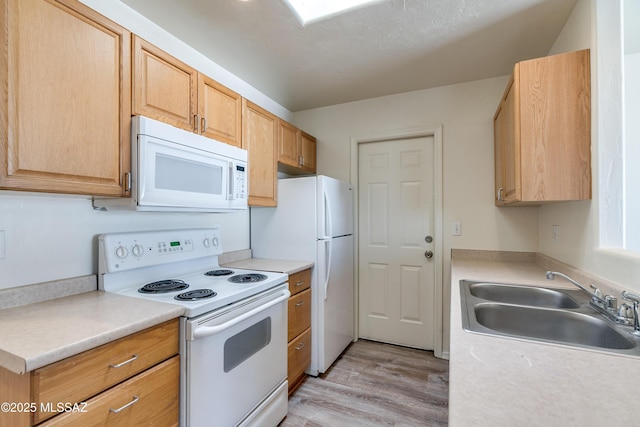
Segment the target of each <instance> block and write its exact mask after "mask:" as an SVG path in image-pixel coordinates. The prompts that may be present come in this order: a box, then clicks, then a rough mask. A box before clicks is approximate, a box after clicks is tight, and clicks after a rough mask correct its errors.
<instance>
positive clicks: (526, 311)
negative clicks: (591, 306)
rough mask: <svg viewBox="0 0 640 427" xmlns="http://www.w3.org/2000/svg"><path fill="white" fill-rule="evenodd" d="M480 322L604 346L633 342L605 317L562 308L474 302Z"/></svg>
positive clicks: (507, 331) (504, 330) (529, 334)
mask: <svg viewBox="0 0 640 427" xmlns="http://www.w3.org/2000/svg"><path fill="white" fill-rule="evenodd" d="M474 312H475V315H476V320H477V321H478V323H479V324H481V325H482V326H485V327H487V328H489V329H491V330H494V331H498V332H502V333H505V334H509V335H517V336H524V337H528V338H538V339H542V340H550V341H556V342H563V343H570V344H578V345H587V346H592V347H600V348H608V349H632V348H634V347H635V343H634V342H633V341H631V340H630V339H627V338H626V337H624V336H623V335H621V334H620V333H619V332H618V331H616V330H615V329H613V328H612V327H610V326H609V325H608V324H607V322H606V321H605V320H601V319H598V318H597V317H593V316H589V315H587V314H583V313H576V312H571V311H566V310H555V309H544V308H534V307H526V306H517V305H506V304H496V303H481V304H476V305H475V306H474Z"/></svg>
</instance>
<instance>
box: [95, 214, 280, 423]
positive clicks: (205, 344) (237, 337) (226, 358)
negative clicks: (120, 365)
mask: <svg viewBox="0 0 640 427" xmlns="http://www.w3.org/2000/svg"><path fill="white" fill-rule="evenodd" d="M98 242H99V250H98V252H99V262H98V273H99V274H98V277H99V280H98V283H99V288H100V290H103V291H105V292H113V293H118V294H121V295H126V296H130V297H133V298H141V299H145V300H151V301H158V302H164V303H169V304H174V305H175V304H177V305H180V306H181V307H184V309H185V313H184V316H183V317H182V318H181V319H180V334H181V336H180V353H181V354H180V355H181V404H180V411H181V414H180V418H181V425H183V426H189V427H200V426H211V425H220V426H234V425H243V426H248V425H276V424H277V423H278V422H279V421H280V420H281V419H282V418H284V416H286V413H287V381H286V376H287V300H288V298H289V295H290V294H289V290H288V285H287V283H286V282H287V278H288V276H287V275H286V274H283V273H275V272H263V271H251V270H241V269H235V268H232V269H227V268H222V267H220V265H219V263H218V255H220V254H221V253H222V241H221V237H220V227H219V226H214V227H212V228H208V229H187V230H166V231H150V232H134V233H115V234H103V235H100V236H99V238H98ZM212 411H213V413H216V414H218V415H216V420H215V423H214V424H211V422H212V419H211V413H212Z"/></svg>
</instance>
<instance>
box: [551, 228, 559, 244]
mask: <svg viewBox="0 0 640 427" xmlns="http://www.w3.org/2000/svg"><path fill="white" fill-rule="evenodd" d="M551 240H553V241H554V242H559V241H560V226H559V225H552V226H551Z"/></svg>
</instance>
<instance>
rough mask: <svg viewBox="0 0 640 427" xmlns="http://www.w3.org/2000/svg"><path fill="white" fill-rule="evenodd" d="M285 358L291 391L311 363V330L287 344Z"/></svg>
mask: <svg viewBox="0 0 640 427" xmlns="http://www.w3.org/2000/svg"><path fill="white" fill-rule="evenodd" d="M287 356H288V366H287V375H288V381H289V391H291V390H293V388H295V387H296V386H297V384H298V383H299V382H300V380H301V379H302V377H303V376H304V371H305V369H307V367H308V366H309V364H310V363H311V328H309V329H307V330H306V331H304V332H303V333H302V334H300V335H299V336H298V337H297V338H296V339H294V340H293V341H291V342H290V343H289V346H288V352H287Z"/></svg>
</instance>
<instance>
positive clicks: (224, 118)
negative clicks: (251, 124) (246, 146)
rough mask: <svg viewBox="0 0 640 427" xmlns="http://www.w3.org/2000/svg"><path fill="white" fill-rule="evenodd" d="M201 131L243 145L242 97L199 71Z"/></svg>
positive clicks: (214, 137)
mask: <svg viewBox="0 0 640 427" xmlns="http://www.w3.org/2000/svg"><path fill="white" fill-rule="evenodd" d="M198 111H199V115H200V117H201V123H200V132H201V133H202V134H203V135H204V136H208V137H209V138H213V139H216V140H218V141H222V142H226V143H227V144H231V145H235V146H236V147H241V146H242V97H241V96H240V95H238V94H237V93H235V92H234V91H232V90H231V89H229V88H227V87H225V86H223V85H221V84H220V83H218V82H216V81H215V80H213V79H211V78H209V77H207V76H205V75H204V74H202V73H198Z"/></svg>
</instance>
